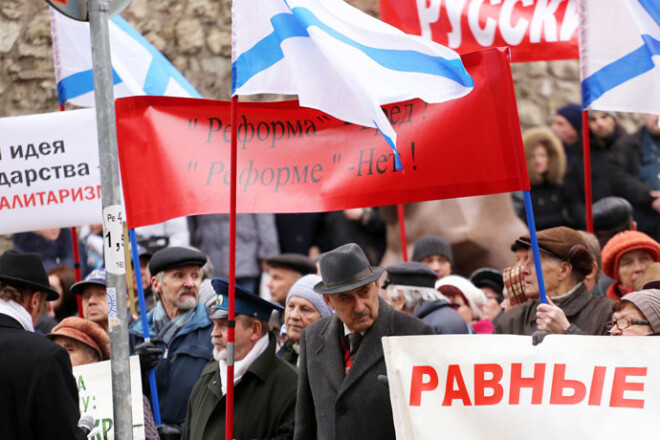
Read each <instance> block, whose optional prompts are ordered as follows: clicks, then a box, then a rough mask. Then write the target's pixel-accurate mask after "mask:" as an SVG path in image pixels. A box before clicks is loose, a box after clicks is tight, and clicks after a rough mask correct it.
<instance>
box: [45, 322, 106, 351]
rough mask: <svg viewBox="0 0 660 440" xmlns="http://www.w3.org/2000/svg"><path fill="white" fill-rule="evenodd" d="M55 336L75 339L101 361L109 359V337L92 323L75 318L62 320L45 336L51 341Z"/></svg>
mask: <svg viewBox="0 0 660 440" xmlns="http://www.w3.org/2000/svg"><path fill="white" fill-rule="evenodd" d="M55 336H65V337H67V338H71V339H75V340H76V341H78V342H82V343H83V344H85V345H86V346H88V347H89V348H91V349H92V350H94V351H95V352H97V353H98V355H99V357H100V359H101V360H102V361H103V360H106V359H110V336H108V334H107V333H106V332H105V330H103V328H102V327H101V326H100V325H98V324H97V323H95V322H93V321H89V320H87V319H83V318H78V317H77V316H71V317H69V318H64V319H63V320H62V321H61V322H60V323H59V324H57V325H56V326H55V327H53V330H51V332H50V333H49V334H48V335H46V337H47V338H49V339H51V340H52V339H55Z"/></svg>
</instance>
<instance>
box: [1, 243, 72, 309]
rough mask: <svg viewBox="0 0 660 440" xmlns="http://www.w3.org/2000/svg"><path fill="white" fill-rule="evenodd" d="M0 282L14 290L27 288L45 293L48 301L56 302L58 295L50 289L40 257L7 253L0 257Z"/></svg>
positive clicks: (28, 253) (12, 252)
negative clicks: (14, 288)
mask: <svg viewBox="0 0 660 440" xmlns="http://www.w3.org/2000/svg"><path fill="white" fill-rule="evenodd" d="M0 281H2V282H4V283H6V284H8V285H10V286H12V287H16V288H19V289H20V288H27V289H33V290H37V291H39V292H45V293H46V299H47V300H48V301H53V300H56V299H57V298H59V297H60V295H59V293H57V291H55V290H54V289H53V288H52V287H50V283H49V282H48V274H47V273H46V269H45V268H44V263H43V260H42V259H41V255H39V254H35V253H30V252H26V253H21V252H17V251H14V250H11V251H7V252H5V253H4V254H2V256H0Z"/></svg>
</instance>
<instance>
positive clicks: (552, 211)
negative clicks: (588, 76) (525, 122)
mask: <svg viewBox="0 0 660 440" xmlns="http://www.w3.org/2000/svg"><path fill="white" fill-rule="evenodd" d="M584 130H588V135H589V153H590V163H591V191H592V198H593V202H598V201H599V200H602V199H605V198H608V197H612V196H614V197H620V198H622V199H624V200H626V201H628V202H629V203H630V204H631V205H632V207H633V210H634V217H635V220H636V222H637V226H638V229H639V230H640V231H642V232H644V233H646V234H647V235H649V236H650V237H652V238H653V239H654V240H656V241H658V240H660V215H658V214H659V213H660V127H659V126H658V116H657V115H646V116H645V120H644V125H643V126H642V127H640V128H639V129H638V130H637V131H636V132H634V133H627V132H626V130H625V129H624V128H623V127H622V126H621V125H620V124H619V121H618V118H617V114H616V113H614V112H603V111H590V112H589V127H582V108H581V107H580V106H579V105H578V104H568V105H566V106H564V107H561V108H560V109H559V110H558V111H557V113H556V114H555V116H554V118H553V121H552V125H551V126H550V127H535V128H531V129H529V130H527V131H525V132H524V133H523V143H524V146H525V156H526V158H527V170H528V172H529V181H530V184H531V196H532V205H533V208H534V215H535V222H536V226H537V228H538V229H547V228H551V227H554V226H570V227H573V228H575V229H585V205H584V203H585V202H584V192H585V181H584V159H583V140H582V138H583V134H586V133H585V132H584ZM513 197H514V204H515V206H516V212H517V213H518V215H519V216H520V218H521V219H523V220H525V212H524V206H523V204H522V198H521V196H520V194H514V195H513ZM594 215H596V213H595V212H594ZM602 220H604V221H607V219H602ZM596 223H597V222H596Z"/></svg>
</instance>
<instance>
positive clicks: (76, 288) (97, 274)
mask: <svg viewBox="0 0 660 440" xmlns="http://www.w3.org/2000/svg"><path fill="white" fill-rule="evenodd" d="M88 286H101V287H106V282H105V269H94V270H93V271H91V272H90V273H89V275H87V276H86V277H85V279H84V280H83V281H78V282H77V283H76V284H74V285H73V286H71V292H73V293H75V294H76V295H82V293H83V291H84V290H85V288H86V287H88Z"/></svg>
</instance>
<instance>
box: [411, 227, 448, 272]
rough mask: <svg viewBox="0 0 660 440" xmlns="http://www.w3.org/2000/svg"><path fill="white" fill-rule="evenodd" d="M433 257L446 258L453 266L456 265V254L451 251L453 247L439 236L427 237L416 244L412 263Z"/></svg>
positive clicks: (431, 235)
mask: <svg viewBox="0 0 660 440" xmlns="http://www.w3.org/2000/svg"><path fill="white" fill-rule="evenodd" d="M431 255H440V256H442V257H446V258H447V259H448V260H449V262H450V263H451V265H452V266H453V265H454V254H453V252H452V251H451V246H449V243H448V242H447V240H445V239H444V238H442V237H440V236H439V235H433V234H429V235H425V236H423V237H422V238H420V239H419V240H417V243H415V250H414V251H413V256H412V261H418V262H419V261H422V260H423V259H424V258H426V257H430V256H431Z"/></svg>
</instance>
